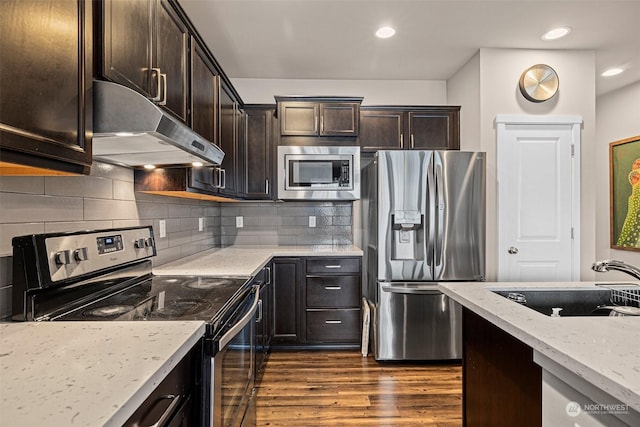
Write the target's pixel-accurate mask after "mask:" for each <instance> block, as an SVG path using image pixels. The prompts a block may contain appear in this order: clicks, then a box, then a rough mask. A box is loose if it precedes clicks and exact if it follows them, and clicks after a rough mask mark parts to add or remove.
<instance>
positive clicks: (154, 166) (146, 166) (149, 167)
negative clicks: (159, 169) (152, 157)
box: [144, 165, 156, 169]
mask: <svg viewBox="0 0 640 427" xmlns="http://www.w3.org/2000/svg"><path fill="white" fill-rule="evenodd" d="M144 168H145V169H155V168H156V165H144Z"/></svg>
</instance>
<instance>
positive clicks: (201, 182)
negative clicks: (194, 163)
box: [189, 167, 218, 194]
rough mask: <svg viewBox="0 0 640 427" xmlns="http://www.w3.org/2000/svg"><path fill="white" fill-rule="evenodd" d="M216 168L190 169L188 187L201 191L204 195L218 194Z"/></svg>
mask: <svg viewBox="0 0 640 427" xmlns="http://www.w3.org/2000/svg"><path fill="white" fill-rule="evenodd" d="M217 183H218V168H215V167H200V168H190V172H189V187H191V188H195V189H198V190H202V191H204V192H205V193H209V194H216V193H217V192H218V187H217Z"/></svg>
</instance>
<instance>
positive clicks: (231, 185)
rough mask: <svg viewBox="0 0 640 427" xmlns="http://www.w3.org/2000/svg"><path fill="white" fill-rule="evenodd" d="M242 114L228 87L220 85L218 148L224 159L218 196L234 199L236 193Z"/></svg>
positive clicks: (242, 125)
mask: <svg viewBox="0 0 640 427" xmlns="http://www.w3.org/2000/svg"><path fill="white" fill-rule="evenodd" d="M243 114H244V113H243V112H242V111H241V110H240V104H239V102H238V101H237V100H236V99H235V97H234V96H233V94H232V93H231V90H230V88H229V87H227V85H226V84H224V85H222V88H221V91H220V148H221V149H222V151H224V159H223V160H222V164H221V165H220V173H221V175H220V178H221V182H220V184H219V187H220V194H223V195H226V196H231V197H235V196H236V195H237V193H238V179H237V175H236V174H237V171H238V142H239V139H240V135H241V130H242V128H243V127H244V124H243V122H242V119H243Z"/></svg>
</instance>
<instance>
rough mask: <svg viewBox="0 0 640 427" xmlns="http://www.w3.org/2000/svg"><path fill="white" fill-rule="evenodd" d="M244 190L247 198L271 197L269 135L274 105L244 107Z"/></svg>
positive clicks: (270, 139)
mask: <svg viewBox="0 0 640 427" xmlns="http://www.w3.org/2000/svg"><path fill="white" fill-rule="evenodd" d="M245 112H246V113H247V115H246V137H245V141H244V144H245V148H244V150H243V159H242V161H243V163H244V165H243V166H244V168H243V169H244V191H243V195H244V196H245V197H247V198H249V199H269V198H271V147H272V144H271V141H272V138H271V135H272V132H273V120H274V113H275V107H266V108H251V107H250V108H245Z"/></svg>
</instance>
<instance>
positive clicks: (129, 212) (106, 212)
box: [84, 199, 138, 221]
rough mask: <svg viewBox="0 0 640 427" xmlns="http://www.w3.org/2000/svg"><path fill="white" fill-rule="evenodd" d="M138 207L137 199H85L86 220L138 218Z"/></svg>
mask: <svg viewBox="0 0 640 427" xmlns="http://www.w3.org/2000/svg"><path fill="white" fill-rule="evenodd" d="M137 218H138V208H137V204H136V202H135V201H129V200H103V199H84V219H85V220H88V221H90V220H107V219H112V220H115V219H137Z"/></svg>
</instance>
